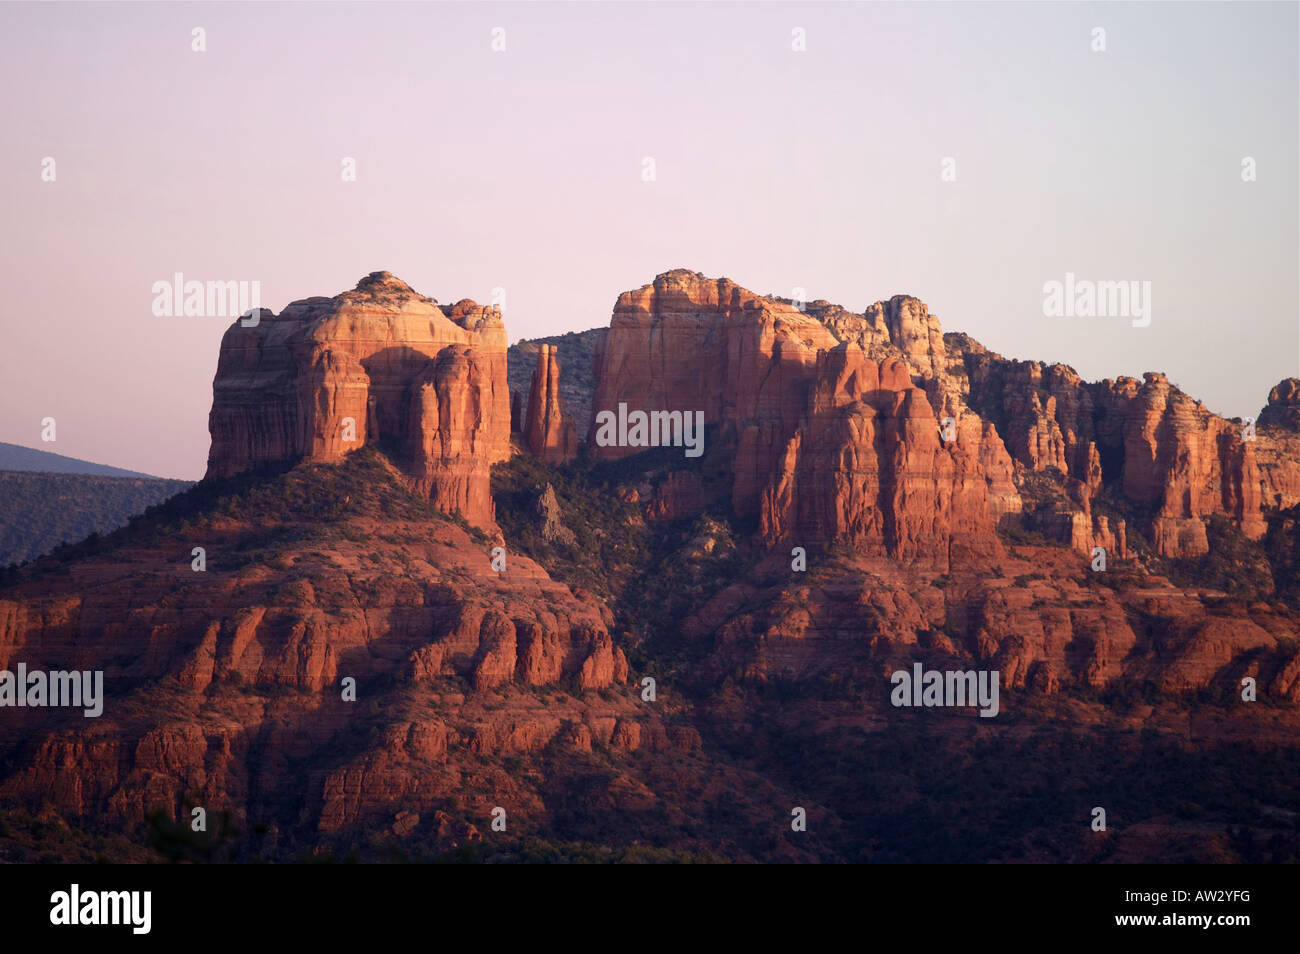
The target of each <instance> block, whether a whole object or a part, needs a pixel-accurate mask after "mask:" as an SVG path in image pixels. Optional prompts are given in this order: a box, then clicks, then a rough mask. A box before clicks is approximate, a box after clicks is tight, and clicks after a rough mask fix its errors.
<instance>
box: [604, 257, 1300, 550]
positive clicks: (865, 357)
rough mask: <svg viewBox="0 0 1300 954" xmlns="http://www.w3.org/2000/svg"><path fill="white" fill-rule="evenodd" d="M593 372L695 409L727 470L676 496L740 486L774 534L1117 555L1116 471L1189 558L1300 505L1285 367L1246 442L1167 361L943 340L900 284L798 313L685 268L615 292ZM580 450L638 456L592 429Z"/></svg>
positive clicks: (1121, 536) (1122, 537)
mask: <svg viewBox="0 0 1300 954" xmlns="http://www.w3.org/2000/svg"><path fill="white" fill-rule="evenodd" d="M595 371H596V388H595V397H594V400H593V407H594V409H595V410H596V411H600V410H605V409H610V410H613V409H615V408H617V406H618V404H619V403H620V402H625V403H627V404H628V406H629V408H631V409H638V408H640V409H644V410H670V411H675V410H681V411H691V410H702V411H703V412H704V415H705V421H706V425H707V427H708V433H709V447H710V454H711V455H712V456H711V460H712V461H713V462H714V465H713V466H714V469H715V473H714V474H713V478H714V479H711V480H704V483H705V484H707V486H705V487H702V488H697V489H695V490H694V491H693V492H692V493H687V494H685V496H686V497H688V498H693V499H695V500H697V501H704V500H708V499H713V500H716V499H719V498H722V499H726V500H728V501H729V502H730V504H731V506H732V507H733V508H734V511H735V513H736V514H737V516H738V517H741V518H745V517H752V518H756V519H757V520H758V522H759V527H760V532H761V534H762V536H763V537H764V539H766V540H767V541H768V542H769V543H772V544H775V543H777V542H795V543H805V544H806V543H818V542H824V541H828V540H833V541H839V542H847V543H851V544H853V545H854V546H856V547H858V548H859V549H861V550H862V551H863V552H872V553H880V554H885V555H889V556H891V557H895V558H900V559H909V558H924V559H931V560H938V561H939V562H940V563H946V562H948V561H949V560H950V559H951V560H954V561H958V560H964V559H967V558H968V557H975V556H977V555H979V554H984V555H987V554H989V553H991V552H996V551H997V549H998V543H997V539H996V537H995V536H994V534H993V531H994V529H995V528H996V527H997V526H999V525H1000V524H1003V523H1005V522H1006V521H1008V520H1012V521H1021V522H1023V523H1025V524H1027V525H1029V526H1032V527H1033V528H1034V529H1038V530H1041V531H1043V532H1045V533H1048V534H1049V535H1051V536H1054V537H1056V538H1059V539H1061V540H1062V542H1064V543H1067V544H1068V545H1070V546H1073V547H1075V548H1077V549H1079V550H1081V551H1084V552H1090V551H1091V550H1092V548H1093V547H1096V546H1100V547H1104V548H1106V549H1107V550H1108V551H1109V552H1110V553H1112V554H1119V555H1120V556H1123V555H1125V553H1126V550H1127V547H1126V526H1125V523H1124V522H1123V521H1116V522H1114V523H1112V521H1111V518H1109V517H1108V516H1107V515H1105V514H1102V513H1096V512H1095V504H1096V502H1097V501H1098V500H1099V498H1100V497H1101V495H1102V491H1103V484H1107V485H1109V484H1116V485H1117V486H1118V488H1119V492H1120V494H1121V495H1122V497H1123V498H1124V501H1125V502H1126V503H1128V504H1131V505H1132V507H1133V508H1134V509H1135V510H1139V511H1141V512H1142V513H1143V515H1144V516H1143V517H1142V526H1141V527H1140V530H1141V531H1142V532H1143V533H1144V534H1145V535H1146V536H1147V537H1148V538H1149V539H1150V540H1151V541H1152V544H1153V547H1154V549H1155V552H1157V553H1158V554H1160V555H1163V556H1170V557H1188V556H1196V555H1199V554H1203V553H1205V552H1206V551H1207V550H1208V541H1207V537H1206V521H1207V520H1208V519H1209V518H1210V517H1212V516H1214V515H1223V516H1225V517H1227V518H1228V519H1229V520H1231V521H1232V523H1233V524H1234V525H1235V526H1236V527H1238V528H1239V529H1240V530H1241V532H1242V533H1243V534H1245V536H1246V537H1248V538H1249V539H1258V538H1259V537H1261V536H1262V535H1263V533H1264V529H1265V527H1264V519H1263V515H1262V514H1263V510H1264V508H1266V507H1279V506H1280V507H1289V506H1292V505H1293V504H1295V503H1296V502H1297V501H1300V462H1298V460H1297V456H1296V454H1295V453H1294V451H1295V450H1296V445H1295V438H1296V419H1297V416H1300V415H1298V413H1297V411H1296V408H1297V407H1300V395H1298V394H1297V388H1296V386H1295V384H1294V383H1293V382H1292V383H1288V382H1283V383H1282V384H1280V385H1279V386H1278V387H1277V388H1274V389H1273V393H1272V394H1270V396H1269V407H1268V409H1267V410H1266V411H1265V412H1264V413H1263V414H1261V417H1260V427H1259V429H1258V433H1256V434H1255V435H1254V438H1253V439H1249V438H1247V436H1246V434H1245V427H1244V426H1243V424H1242V423H1241V422H1234V421H1229V420H1225V419H1224V418H1221V417H1218V416H1216V415H1215V414H1213V413H1211V412H1210V411H1209V410H1207V409H1206V408H1205V407H1203V406H1202V405H1201V404H1200V402H1198V401H1195V400H1193V399H1192V398H1190V397H1188V396H1187V395H1185V394H1184V393H1182V392H1181V391H1180V390H1179V389H1178V388H1176V387H1175V386H1173V385H1172V384H1171V383H1170V382H1169V381H1168V379H1167V378H1166V377H1165V376H1164V375H1163V374H1159V373H1148V374H1146V375H1145V376H1144V378H1143V380H1141V381H1138V380H1136V379H1134V378H1126V377H1121V378H1119V379H1117V380H1113V381H1112V380H1106V381H1102V382H1099V383H1089V382H1084V381H1083V380H1082V379H1080V377H1079V376H1078V375H1077V374H1076V373H1075V372H1074V371H1073V370H1072V369H1071V368H1069V367H1067V366H1065V365H1044V364H1041V363H1039V362H1035V361H1012V360H1007V359H1005V358H1002V357H1001V356H999V355H996V354H994V353H992V352H989V351H987V350H986V349H985V348H983V347H982V346H980V345H979V344H978V343H977V342H975V341H973V340H971V339H970V338H969V337H967V336H965V335H961V334H955V335H954V334H950V335H946V336H945V335H944V334H943V333H942V331H941V328H940V325H939V321H938V319H937V318H936V317H935V316H933V315H931V314H930V312H929V310H928V309H927V308H926V306H925V305H924V304H923V303H922V302H920V301H918V300H917V299H915V298H911V297H907V296H896V297H894V298H891V299H890V300H889V301H887V302H877V303H876V304H874V305H872V306H870V307H869V308H867V309H866V311H865V312H863V313H862V314H857V313H854V312H850V311H847V310H846V309H844V308H841V307H839V306H837V305H832V304H829V303H827V302H825V301H814V302H811V303H807V304H806V305H805V306H804V307H803V308H800V307H797V306H796V305H795V304H794V303H793V302H791V301H788V300H784V299H776V298H771V297H762V296H759V295H756V294H754V293H752V292H750V291H747V290H746V289H744V288H741V287H739V286H737V285H735V284H734V283H733V282H731V281H729V280H728V279H725V278H722V279H716V280H715V279H708V278H705V277H704V276H703V275H700V274H698V273H696V272H692V271H688V270H685V269H676V270H673V271H669V272H666V273H664V274H662V275H660V276H658V277H657V278H656V279H655V280H654V282H653V283H652V284H649V285H645V286H642V287H641V288H639V289H637V290H636V291H630V292H625V293H624V294H622V295H620V296H619V298H618V301H617V303H616V304H615V307H614V314H613V318H612V321H611V323H610V329H609V332H608V335H607V337H606V338H605V339H604V342H603V347H601V348H600V349H599V350H598V352H597V356H596V368H595ZM945 420H947V421H949V423H950V428H949V431H948V434H947V435H946V436H947V437H950V438H951V439H944V438H945V434H944V427H943V423H944V422H945ZM593 434H594V424H593ZM587 446H588V447H589V448H590V453H592V454H593V455H595V456H596V457H598V458H605V459H612V458H618V457H621V456H626V455H628V454H630V453H633V452H634V449H632V448H626V447H617V446H610V447H597V446H596V445H595V441H594V440H593V439H592V434H589V436H588V441H587ZM1025 472H1029V473H1032V474H1042V475H1047V476H1050V477H1051V478H1052V479H1053V481H1052V482H1054V483H1055V484H1056V487H1057V489H1058V490H1059V494H1058V495H1057V496H1058V499H1056V500H1054V501H1052V505H1051V506H1049V507H1042V506H1037V504H1038V503H1039V502H1038V501H1035V502H1034V503H1035V504H1036V506H1034V507H1033V508H1032V509H1030V508H1028V507H1027V506H1026V502H1025V501H1024V500H1023V499H1022V495H1021V492H1020V490H1018V486H1020V485H1022V484H1023V475H1024V473H1025ZM680 483H681V478H678V484H680ZM673 496H674V498H681V497H682V496H683V493H682V490H681V488H680V486H678V487H676V488H674V490H673ZM669 509H670V510H671V509H672V508H669ZM1147 514H1149V516H1148V515H1147Z"/></svg>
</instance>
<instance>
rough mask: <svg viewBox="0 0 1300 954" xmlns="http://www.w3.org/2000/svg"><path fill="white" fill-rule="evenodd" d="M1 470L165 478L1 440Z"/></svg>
mask: <svg viewBox="0 0 1300 954" xmlns="http://www.w3.org/2000/svg"><path fill="white" fill-rule="evenodd" d="M0 470H35V471H43V472H45V473H49V474H94V475H96V476H99V477H137V478H143V479H146V480H163V479H166V478H161V477H154V476H152V475H150V474H140V473H136V472H135V471H133V470H123V469H122V468H120V467H109V466H107V465H105V464H95V463H92V462H91V461H88V460H79V459H77V458H76V457H64V456H63V455H62V454H52V453H50V452H49V451H44V450H37V449H36V448H34V447H23V446H21V445H19V444H6V443H4V442H3V441H0Z"/></svg>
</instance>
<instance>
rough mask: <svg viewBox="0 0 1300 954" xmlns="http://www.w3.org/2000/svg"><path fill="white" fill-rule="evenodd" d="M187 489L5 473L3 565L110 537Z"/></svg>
mask: <svg viewBox="0 0 1300 954" xmlns="http://www.w3.org/2000/svg"><path fill="white" fill-rule="evenodd" d="M92 466H93V465H92ZM109 469H111V468H109ZM188 486H190V484H189V483H188V482H186V481H183V480H162V479H159V478H156V477H111V476H101V475H97V474H91V473H42V472H39V471H0V500H3V501H4V506H3V507H2V508H0V566H6V565H8V564H10V563H21V562H23V561H24V560H30V559H32V558H33V557H36V556H39V555H40V554H42V553H48V552H49V551H50V550H52V549H53V548H54V547H56V546H58V545H59V544H62V543H76V542H78V541H80V540H82V539H84V538H86V537H88V536H90V535H91V534H92V533H97V534H105V533H108V532H109V531H111V530H115V529H117V528H118V527H120V526H122V525H123V524H124V523H126V521H127V520H128V519H129V518H130V517H133V516H135V515H136V514H140V513H143V512H144V511H145V509H146V508H147V507H152V506H153V505H154V504H157V503H161V502H162V501H164V500H166V499H167V498H169V497H171V496H173V495H175V494H178V493H180V492H181V491H182V490H184V489H185V488H186V487H188Z"/></svg>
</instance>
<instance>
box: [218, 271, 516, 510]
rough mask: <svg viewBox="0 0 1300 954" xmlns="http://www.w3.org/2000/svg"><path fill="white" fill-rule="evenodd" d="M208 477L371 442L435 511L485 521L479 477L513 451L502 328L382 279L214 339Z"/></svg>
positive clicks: (485, 482) (493, 316)
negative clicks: (218, 350)
mask: <svg viewBox="0 0 1300 954" xmlns="http://www.w3.org/2000/svg"><path fill="white" fill-rule="evenodd" d="M212 392H213V400H212V411H211V413H210V415H209V418H208V429H209V431H210V432H211V434H212V449H211V451H210V452H209V455H208V476H209V477H230V476H233V475H235V474H240V473H243V472H245V471H249V470H253V469H256V468H258V467H261V466H266V465H281V464H290V463H297V462H300V461H304V460H309V461H322V462H331V461H338V460H341V459H342V458H343V456H344V455H346V454H348V453H350V452H352V451H354V450H357V449H358V448H360V447H364V446H366V445H373V446H378V447H381V448H383V449H384V450H385V452H386V453H388V454H389V456H390V457H391V458H392V459H393V460H394V461H395V462H397V463H398V464H399V466H401V467H402V468H403V469H404V471H405V472H406V474H407V475H408V476H409V477H410V478H411V479H412V480H413V482H414V483H415V484H416V485H417V486H418V487H420V489H421V490H422V491H423V492H424V493H426V494H427V495H428V496H429V497H430V499H432V500H433V501H434V503H435V504H436V505H437V506H438V507H439V508H440V509H442V510H444V511H447V512H454V511H457V510H459V511H460V512H461V513H462V514H463V515H464V516H465V517H466V519H468V520H469V521H470V522H472V523H476V524H480V525H486V524H489V523H491V521H492V500H491V495H490V492H489V472H490V468H491V465H492V464H493V463H494V462H496V461H501V460H505V459H506V458H507V457H508V456H509V450H510V403H509V402H510V398H509V392H508V389H507V386H506V333H505V326H504V325H503V324H502V322H501V319H500V316H499V315H498V314H497V313H496V312H494V311H492V310H490V309H488V308H483V307H480V306H478V305H476V304H474V302H472V301H469V300H463V301H460V302H457V303H456V304H455V305H453V306H452V307H450V308H448V309H444V308H442V307H440V306H439V305H438V304H437V303H436V302H435V301H433V300H432V299H429V298H425V297H424V296H422V295H419V294H417V293H416V292H414V291H413V290H412V289H411V288H410V287H409V286H408V285H406V284H405V283H404V282H402V281H400V280H399V279H397V278H394V277H393V276H392V275H390V274H389V273H387V272H375V273H372V274H371V275H369V276H368V277H366V278H364V279H362V280H361V281H360V282H358V283H357V287H356V289H354V290H353V291H350V292H344V293H343V294H341V295H337V296H335V297H334V298H307V299H303V300H301V301H296V302H294V303H293V304H291V305H289V306H288V307H287V308H285V309H284V311H283V312H281V313H280V314H279V315H278V316H277V315H274V314H271V313H270V312H267V311H263V312H262V315H261V320H260V321H259V322H258V323H257V324H256V325H255V326H253V327H244V325H243V323H242V322H241V321H236V322H235V324H234V325H232V326H231V327H230V328H229V329H228V330H227V331H226V334H225V336H224V337H223V338H222V342H221V355H220V358H219V360H218V363H217V374H216V378H215V380H214V381H213V385H212Z"/></svg>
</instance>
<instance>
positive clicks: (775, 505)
mask: <svg viewBox="0 0 1300 954" xmlns="http://www.w3.org/2000/svg"><path fill="white" fill-rule="evenodd" d="M805 422H806V423H805V424H804V425H803V426H801V427H800V428H799V429H798V431H797V432H796V433H795V435H794V436H793V437H792V438H791V439H790V441H789V442H788V444H787V446H786V452H785V454H784V456H783V459H782V461H781V466H780V470H779V472H778V473H777V474H776V475H775V476H774V478H773V479H772V480H771V481H770V483H769V484H768V487H767V489H766V490H765V492H764V495H763V501H762V509H761V513H760V530H761V533H762V534H763V536H764V537H765V538H766V539H767V540H768V541H769V542H772V543H775V542H778V541H783V542H793V543H799V544H810V543H821V542H827V541H830V540H839V541H846V542H850V543H852V544H854V545H855V547H856V549H857V550H858V551H859V552H861V553H867V554H873V553H874V554H877V555H881V556H890V557H894V558H898V559H915V558H918V557H925V558H930V559H938V560H940V562H942V563H943V564H945V565H946V564H947V562H948V560H949V559H950V558H955V559H972V558H975V557H976V556H978V555H979V554H987V553H989V552H996V551H997V550H998V549H999V545H998V542H997V537H996V535H995V534H994V529H995V520H996V515H995V512H994V509H993V508H992V507H991V506H990V502H989V486H988V481H987V480H986V478H985V474H986V468H985V462H984V460H983V459H982V456H981V451H982V447H981V444H980V442H979V441H976V442H975V443H973V444H969V443H964V442H963V441H962V440H961V438H960V437H959V436H958V434H957V431H956V429H955V428H953V429H952V432H951V434H950V435H949V437H950V439H949V440H944V433H943V429H942V428H941V427H940V426H939V425H938V422H937V421H936V420H935V417H934V413H933V411H932V410H931V408H930V404H929V402H928V401H927V399H926V396H925V392H924V391H922V390H921V389H919V388H915V387H913V386H912V382H911V379H910V377H909V375H908V369H907V366H906V365H905V364H904V363H903V362H902V361H901V360H900V359H897V358H892V359H887V360H886V361H885V362H883V363H882V364H879V365H878V364H876V362H875V361H873V360H871V359H870V358H868V357H866V355H865V354H864V353H863V352H862V350H861V349H860V348H858V347H857V346H856V345H853V344H847V343H846V344H843V345H840V346H838V347H836V348H835V349H834V350H832V351H830V352H826V353H825V354H824V355H823V357H822V360H821V362H820V368H819V374H818V381H817V385H816V387H815V388H813V390H812V392H811V394H810V395H809V403H808V408H807V412H806V415H805ZM990 437H991V438H992V439H993V440H996V435H990ZM954 547H955V550H954Z"/></svg>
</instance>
